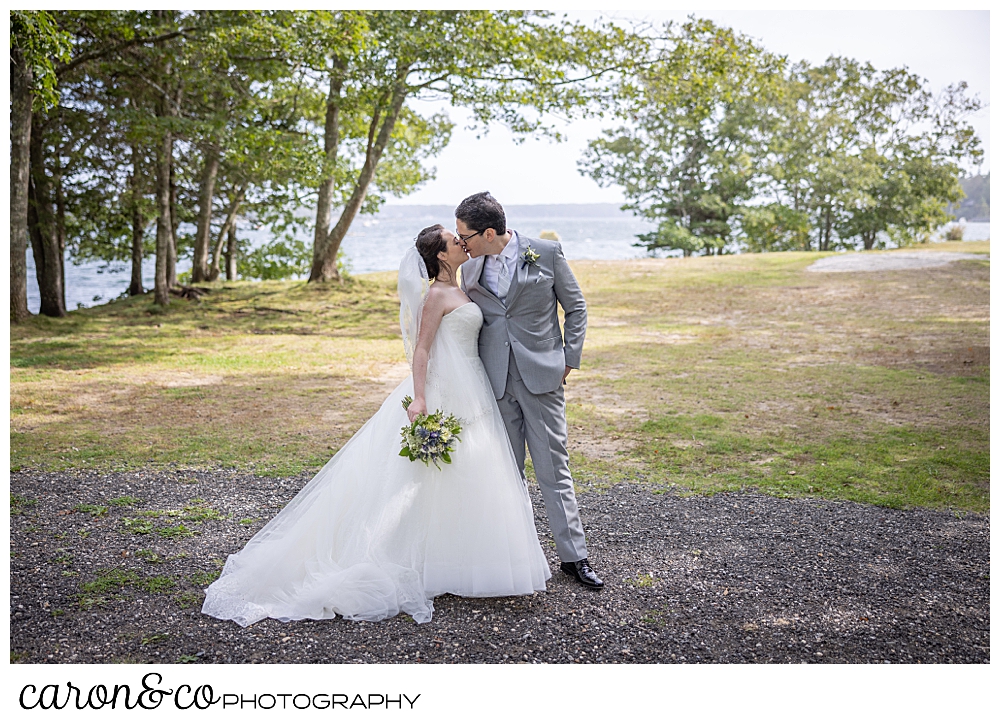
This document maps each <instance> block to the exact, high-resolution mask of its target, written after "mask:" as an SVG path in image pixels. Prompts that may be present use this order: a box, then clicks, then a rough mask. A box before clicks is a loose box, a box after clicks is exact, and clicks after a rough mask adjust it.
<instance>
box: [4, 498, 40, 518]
mask: <svg viewBox="0 0 1000 724" xmlns="http://www.w3.org/2000/svg"><path fill="white" fill-rule="evenodd" d="M37 502H38V501H37V500H32V499H31V498H26V497H25V496H23V495H18V494H17V493H11V494H10V514H11V515H24V509H25V508H30V507H31V506H32V505H35V504H36V503H37Z"/></svg>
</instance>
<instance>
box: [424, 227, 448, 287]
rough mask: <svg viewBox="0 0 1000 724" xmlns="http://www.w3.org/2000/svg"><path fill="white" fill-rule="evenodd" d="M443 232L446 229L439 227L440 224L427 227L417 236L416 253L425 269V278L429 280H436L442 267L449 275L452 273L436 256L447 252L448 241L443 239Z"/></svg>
mask: <svg viewBox="0 0 1000 724" xmlns="http://www.w3.org/2000/svg"><path fill="white" fill-rule="evenodd" d="M445 231H447V229H445V228H444V227H443V226H441V224H434V226H428V227H427V228H426V229H423V230H422V231H421V232H420V233H419V234H417V239H416V247H417V252H419V254H420V258H421V259H423V260H424V265H425V266H426V267H427V276H428V277H429V278H431V279H437V278H438V275H439V274H440V273H441V267H444V268H445V269H446V270H447V271H448V274H449V275H450V274H452V273H453V272H452V269H451V267H449V266H448V265H447V264H445V263H444V262H442V261H441V260H440V259H438V254H440V253H441V252H442V251H447V250H448V241H447V240H446V239H445V238H444V232H445Z"/></svg>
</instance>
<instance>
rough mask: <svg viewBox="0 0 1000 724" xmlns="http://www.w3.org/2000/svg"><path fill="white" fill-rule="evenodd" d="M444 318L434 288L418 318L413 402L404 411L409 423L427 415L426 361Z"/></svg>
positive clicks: (441, 304) (442, 301)
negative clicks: (418, 331) (425, 391)
mask: <svg viewBox="0 0 1000 724" xmlns="http://www.w3.org/2000/svg"><path fill="white" fill-rule="evenodd" d="M443 318H444V299H442V298H441V295H439V294H435V293H434V288H433V287H432V288H431V291H430V292H428V294H427V301H426V302H424V311H423V314H421V316H420V335H419V336H418V337H417V347H416V349H414V350H413V402H411V403H410V406H409V407H408V408H407V409H406V414H407V416H408V417H409V418H410V422H413V420H414V419H415V418H416V417H417V415H426V414H427V399H426V397H425V395H424V387H425V385H426V383H427V359H428V358H429V357H430V352H431V344H432V343H433V342H434V335H435V334H437V330H438V327H439V326H441V320H442V319H443Z"/></svg>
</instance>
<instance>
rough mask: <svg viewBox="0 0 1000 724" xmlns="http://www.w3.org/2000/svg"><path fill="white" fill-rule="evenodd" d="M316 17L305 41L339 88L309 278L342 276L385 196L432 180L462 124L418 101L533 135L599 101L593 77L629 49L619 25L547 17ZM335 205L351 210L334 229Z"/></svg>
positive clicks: (329, 110) (331, 105) (328, 108)
mask: <svg viewBox="0 0 1000 724" xmlns="http://www.w3.org/2000/svg"><path fill="white" fill-rule="evenodd" d="M310 22H312V23H313V24H312V25H310V26H309V32H308V33H307V36H308V37H309V42H303V44H302V45H303V47H306V48H316V49H317V50H316V51H315V53H314V57H313V59H312V61H311V62H312V63H313V68H314V69H315V70H317V71H319V72H322V73H323V74H324V77H325V78H326V81H327V83H326V86H327V87H328V89H329V91H328V93H327V98H326V104H325V113H324V115H323V129H324V132H323V139H324V144H323V156H324V162H323V164H322V176H321V182H320V184H319V187H318V202H317V210H316V227H315V236H314V242H313V260H312V268H311V270H310V275H309V280H310V281H326V280H330V279H336V278H337V277H338V273H337V263H336V260H337V253H338V251H339V249H340V244H341V242H342V241H343V239H344V236H345V235H346V234H347V231H348V229H349V228H350V225H351V223H352V222H353V221H354V218H355V217H356V216H357V214H358V213H360V212H361V211H362V210H374V209H375V208H377V206H378V204H379V203H381V200H382V198H381V196H380V195H379V194H380V193H386V192H391V193H394V194H397V195H398V194H402V193H406V192H408V191H410V190H412V189H413V188H415V187H416V186H417V185H418V184H420V183H422V182H423V181H424V180H425V179H427V178H429V177H430V176H431V174H432V171H429V170H426V169H424V168H423V167H422V166H421V164H420V160H421V159H422V158H426V157H427V156H430V155H433V154H435V153H437V152H438V151H440V149H441V148H443V146H444V145H445V143H447V140H448V135H449V133H450V129H451V125H450V123H448V122H447V120H446V119H444V118H421V117H420V116H419V115H417V114H416V113H415V112H414V111H413V110H412V109H410V108H408V107H407V106H406V102H407V100H408V99H410V98H428V97H431V98H438V99H448V100H450V101H451V103H452V104H454V105H466V106H470V107H471V108H472V109H473V111H474V114H475V117H476V119H477V121H479V122H481V123H484V124H486V123H489V122H491V121H494V120H499V121H502V122H504V123H505V124H506V125H507V126H508V127H510V128H511V129H512V130H513V131H514V132H515V133H518V134H526V133H529V132H532V131H539V130H544V129H545V126H544V124H543V123H542V121H541V120H540V118H541V115H542V114H544V113H546V112H550V111H559V112H563V113H573V112H576V111H579V110H581V109H583V108H585V107H586V105H587V104H588V103H589V102H590V101H592V100H595V99H597V98H598V97H599V95H600V91H599V89H598V88H596V86H595V85H594V84H590V85H587V84H586V83H584V82H583V81H585V80H594V79H597V78H600V77H601V76H602V75H604V74H605V73H607V72H609V71H611V70H613V69H616V68H618V67H620V66H622V65H623V64H624V63H625V62H626V60H625V59H626V58H628V55H629V54H628V47H627V43H626V42H624V40H625V39H626V38H625V35H624V34H623V33H622V32H621V31H619V30H618V29H611V28H605V29H599V30H588V29H587V28H584V27H583V26H580V25H573V24H570V23H568V22H566V21H555V20H553V19H552V18H551V16H550V15H548V14H546V13H529V12H523V11H377V12H366V13H357V12H342V13H327V12H320V13H317V14H315V15H312V16H310ZM355 48H356V49H355ZM574 74H575V75H574ZM526 108H530V109H532V111H533V112H535V113H537V115H535V116H531V115H528V114H526V113H525V112H524V109H526ZM383 161H389V163H388V164H384V163H383ZM336 201H339V202H340V204H341V209H342V210H341V213H340V216H339V218H338V219H337V221H336V223H334V224H333V226H332V228H331V226H330V223H331V221H332V207H333V205H334V203H335V202H336Z"/></svg>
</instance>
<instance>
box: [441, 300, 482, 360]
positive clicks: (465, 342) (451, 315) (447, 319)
mask: <svg viewBox="0 0 1000 724" xmlns="http://www.w3.org/2000/svg"><path fill="white" fill-rule="evenodd" d="M482 326H483V310H481V309H480V308H479V305H478V304H476V303H475V302H469V303H468V304H463V305H462V306H461V307H458V308H456V309H453V310H452V311H450V312H448V314H446V315H444V317H443V318H442V319H441V330H442V331H445V330H447V334H449V335H451V337H452V339H453V340H454V342H455V343H456V345H457V346H458V348H459V349H460V350H461V351H462V353H463V354H464V355H465V356H466V357H479V330H480V329H481V328H482Z"/></svg>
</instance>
